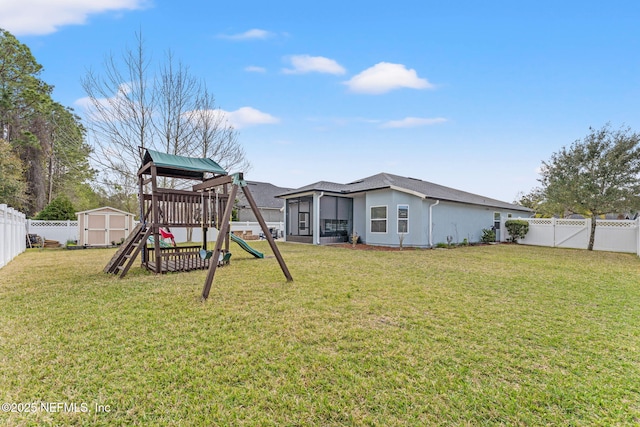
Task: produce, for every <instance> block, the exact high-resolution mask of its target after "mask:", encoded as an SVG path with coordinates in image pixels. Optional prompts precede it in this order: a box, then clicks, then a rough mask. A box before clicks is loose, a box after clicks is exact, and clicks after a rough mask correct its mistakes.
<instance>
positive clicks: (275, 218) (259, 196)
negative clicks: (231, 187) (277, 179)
mask: <svg viewBox="0 0 640 427" xmlns="http://www.w3.org/2000/svg"><path fill="white" fill-rule="evenodd" d="M247 185H248V186H249V189H250V190H251V195H252V196H253V199H254V200H255V202H256V205H257V206H258V210H259V211H260V213H261V214H262V218H264V220H265V221H266V222H283V221H284V201H283V200H282V199H278V198H276V196H277V195H279V194H282V193H283V192H286V191H290V190H291V189H290V188H283V187H277V186H275V185H273V184H269V183H268V182H257V181H247ZM236 209H237V212H238V221H249V222H256V221H257V218H256V216H255V214H254V213H253V210H252V209H251V206H249V202H247V200H246V198H245V197H244V193H238V196H237V202H236Z"/></svg>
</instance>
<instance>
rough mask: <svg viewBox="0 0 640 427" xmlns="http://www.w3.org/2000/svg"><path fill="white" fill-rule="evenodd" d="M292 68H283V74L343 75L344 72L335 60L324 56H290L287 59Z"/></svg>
mask: <svg viewBox="0 0 640 427" xmlns="http://www.w3.org/2000/svg"><path fill="white" fill-rule="evenodd" d="M287 59H288V60H289V62H291V65H292V66H293V68H283V69H282V72H284V73H285V74H306V73H326V74H344V73H346V70H345V69H344V67H343V66H342V65H340V64H338V63H337V62H336V61H335V60H333V59H329V58H325V57H324V56H310V55H292V56H290V57H288V58H287Z"/></svg>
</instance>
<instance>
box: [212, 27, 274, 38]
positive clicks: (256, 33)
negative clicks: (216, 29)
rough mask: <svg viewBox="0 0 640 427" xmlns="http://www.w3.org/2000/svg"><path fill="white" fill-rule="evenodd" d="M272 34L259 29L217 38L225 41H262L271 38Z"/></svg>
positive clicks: (221, 35) (222, 35)
mask: <svg viewBox="0 0 640 427" xmlns="http://www.w3.org/2000/svg"><path fill="white" fill-rule="evenodd" d="M272 35H273V33H271V32H270V31H267V30H261V29H259V28H253V29H251V30H247V31H245V32H244V33H239V34H220V35H219V36H218V37H220V38H222V39H227V40H237V41H243V40H264V39H267V38H269V37H271V36H272Z"/></svg>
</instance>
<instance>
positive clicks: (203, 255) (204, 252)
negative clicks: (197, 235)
mask: <svg viewBox="0 0 640 427" xmlns="http://www.w3.org/2000/svg"><path fill="white" fill-rule="evenodd" d="M212 255H213V251H208V250H206V249H200V258H202V259H209V258H211V256H212Z"/></svg>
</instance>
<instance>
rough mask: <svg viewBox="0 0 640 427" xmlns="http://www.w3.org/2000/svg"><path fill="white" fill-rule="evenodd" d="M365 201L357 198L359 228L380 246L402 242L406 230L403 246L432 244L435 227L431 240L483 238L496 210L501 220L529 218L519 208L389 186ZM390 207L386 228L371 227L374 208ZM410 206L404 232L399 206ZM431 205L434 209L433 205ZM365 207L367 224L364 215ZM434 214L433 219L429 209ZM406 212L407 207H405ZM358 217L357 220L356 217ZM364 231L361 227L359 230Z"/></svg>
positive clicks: (364, 240)
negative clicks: (437, 197) (424, 196)
mask: <svg viewBox="0 0 640 427" xmlns="http://www.w3.org/2000/svg"><path fill="white" fill-rule="evenodd" d="M364 199H365V203H364V206H362V203H361V202H360V203H359V202H358V201H354V224H355V227H356V230H358V229H360V230H364V232H365V234H364V236H365V238H363V243H367V244H370V245H380V246H400V235H401V234H403V235H404V238H403V242H402V244H403V246H412V247H423V248H426V247H429V246H430V239H429V232H430V230H432V232H433V238H432V239H431V243H432V244H433V245H436V244H438V243H446V242H447V236H451V238H452V243H454V244H455V243H462V242H463V241H464V239H467V241H468V242H470V243H471V242H479V241H480V239H481V238H482V229H484V228H491V227H493V226H494V224H495V222H494V214H495V213H499V214H500V220H504V219H506V218H526V217H528V216H529V215H528V214H527V213H526V212H520V211H517V210H509V209H499V208H492V207H486V206H477V205H471V204H465V203H454V202H447V201H440V202H439V203H438V204H437V205H436V204H435V203H436V202H437V200H432V199H422V198H421V197H417V196H415V195H412V194H409V193H405V192H402V191H397V190H392V189H385V190H378V191H371V192H368V193H367V194H366V196H365V197H364ZM380 206H386V207H387V227H386V232H384V233H381V232H374V231H372V230H371V227H372V226H371V208H372V207H380ZM399 206H403V207H404V208H405V209H408V230H407V232H406V233H401V232H400V230H399V226H400V225H399V223H398V219H399V218H398V215H399V212H398V207H399ZM430 207H431V209H430ZM362 208H364V224H362V221H361V220H360V218H362ZM430 210H431V213H432V215H433V221H432V222H431V223H430V218H429V211H430ZM405 212H406V211H405ZM356 218H357V219H358V220H355V219H356ZM358 234H360V231H358Z"/></svg>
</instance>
